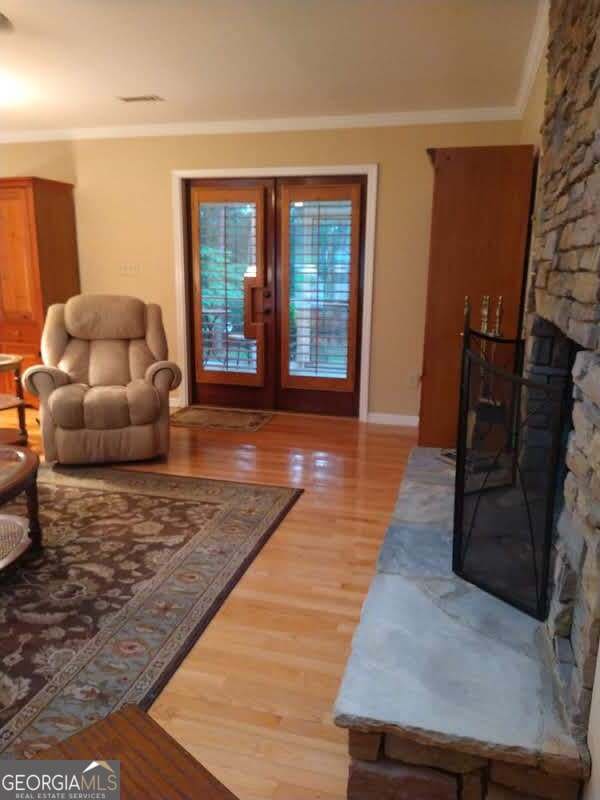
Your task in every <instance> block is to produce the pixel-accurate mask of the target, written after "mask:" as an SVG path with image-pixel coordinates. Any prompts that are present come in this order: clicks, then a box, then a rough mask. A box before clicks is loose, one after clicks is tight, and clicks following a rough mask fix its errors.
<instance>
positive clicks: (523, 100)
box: [515, 0, 550, 119]
mask: <svg viewBox="0 0 600 800" xmlns="http://www.w3.org/2000/svg"><path fill="white" fill-rule="evenodd" d="M549 15H550V3H549V0H538V6H537V12H536V16H535V20H534V23H533V30H532V31H531V38H530V40H529V47H528V48H527V55H526V57H525V63H524V65H523V73H522V75H521V85H520V86H519V91H518V92H517V99H516V104H515V108H516V110H517V112H518V115H519V119H521V118H522V117H523V114H524V113H525V109H526V108H527V103H528V102H529V97H530V95H531V90H532V89H533V84H534V82H535V76H536V75H537V71H538V69H539V66H540V64H541V61H542V58H543V57H544V54H545V52H546V45H547V43H548V33H549V30H548V24H549Z"/></svg>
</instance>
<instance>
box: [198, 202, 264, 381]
mask: <svg viewBox="0 0 600 800" xmlns="http://www.w3.org/2000/svg"><path fill="white" fill-rule="evenodd" d="M199 213H200V220H199V222H200V281H201V283H200V285H201V318H202V365H203V367H204V369H205V370H208V371H214V372H247V373H252V374H256V341H255V340H254V339H247V338H246V337H245V336H244V278H245V277H255V276H256V204H255V203H200V206H199Z"/></svg>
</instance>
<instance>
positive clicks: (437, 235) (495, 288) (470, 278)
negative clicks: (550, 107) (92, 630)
mask: <svg viewBox="0 0 600 800" xmlns="http://www.w3.org/2000/svg"><path fill="white" fill-rule="evenodd" d="M428 153H429V156H430V158H431V162H432V164H433V168H434V191H433V211H432V219H431V245H430V254H429V277H428V286H427V308H426V318H425V343H424V348H423V376H422V383H421V408H420V412H419V444H420V445H424V446H428V447H455V446H456V431H457V423H458V396H459V383H460V381H459V378H460V354H461V347H462V339H461V333H462V330H463V325H464V306H465V297H466V296H468V297H469V298H470V302H471V306H472V309H473V310H472V315H471V319H472V324H473V327H476V328H479V326H480V323H481V319H480V317H481V312H480V309H481V303H482V298H483V296H484V295H489V296H490V298H491V300H492V303H493V304H496V303H497V301H498V298H499V297H500V296H502V298H503V309H504V313H503V317H502V335H503V336H506V337H507V338H515V337H517V336H518V335H519V331H520V326H521V319H522V310H523V298H524V290H525V282H526V275H527V262H528V253H529V230H530V218H531V212H532V201H533V190H534V182H535V164H536V152H535V148H534V147H532V146H531V145H506V146H491V147H449V148H436V149H433V150H429V151H428ZM494 307H495V306H494V305H493V306H492V314H493V313H494ZM491 322H492V324H493V317H492V318H491Z"/></svg>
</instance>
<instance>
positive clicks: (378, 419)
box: [367, 411, 419, 428]
mask: <svg viewBox="0 0 600 800" xmlns="http://www.w3.org/2000/svg"><path fill="white" fill-rule="evenodd" d="M367 422H373V423H375V424H376V425H401V426H403V427H405V428H416V427H417V426H418V425H419V417H418V416H413V415H411V414H381V413H379V412H378V411H369V415H368V417H367Z"/></svg>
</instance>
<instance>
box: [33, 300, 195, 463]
mask: <svg viewBox="0 0 600 800" xmlns="http://www.w3.org/2000/svg"><path fill="white" fill-rule="evenodd" d="M166 358H167V341H166V338H165V331H164V328H163V324H162V314H161V310H160V307H159V306H157V305H154V304H152V303H149V304H148V305H146V303H143V302H142V301H141V300H137V299H136V298H135V297H119V296H116V295H100V294H96V295H94V294H81V295H77V296H76V297H72V298H71V299H70V300H67V302H66V303H64V304H62V303H61V304H57V305H53V306H50V307H49V309H48V313H47V315H46V323H45V325H44V333H43V335H42V360H43V361H44V365H43V366H42V365H38V366H33V367H30V368H29V369H28V370H26V372H25V374H24V375H23V381H24V383H25V386H26V388H27V389H28V390H29V391H30V392H32V393H33V394H35V395H37V396H38V397H39V398H40V401H41V403H40V407H41V425H42V439H43V442H44V451H45V455H46V460H47V461H58V462H60V463H61V464H89V463H99V462H106V461H137V460H141V459H145V458H153V457H154V456H158V455H166V454H167V452H168V449H169V392H170V391H171V390H172V389H175V388H176V387H177V386H178V385H179V382H180V381H181V372H180V370H179V367H178V366H177V365H176V364H174V363H173V362H172V361H166Z"/></svg>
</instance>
